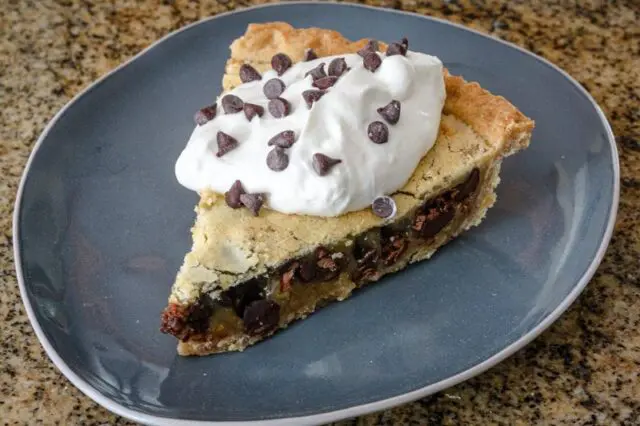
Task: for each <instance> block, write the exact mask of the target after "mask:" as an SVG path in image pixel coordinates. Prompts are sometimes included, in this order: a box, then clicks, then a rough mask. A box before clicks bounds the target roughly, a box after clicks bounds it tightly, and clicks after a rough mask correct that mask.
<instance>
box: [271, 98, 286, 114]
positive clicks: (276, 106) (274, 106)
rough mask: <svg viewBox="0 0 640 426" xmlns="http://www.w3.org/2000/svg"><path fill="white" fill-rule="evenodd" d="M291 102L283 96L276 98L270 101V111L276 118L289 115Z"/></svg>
mask: <svg viewBox="0 0 640 426" xmlns="http://www.w3.org/2000/svg"><path fill="white" fill-rule="evenodd" d="M289 110H290V106H289V102H287V101H286V100H285V99H282V98H275V99H271V100H270V101H269V112H270V113H271V115H273V116H274V117H275V118H282V117H286V116H287V115H289Z"/></svg>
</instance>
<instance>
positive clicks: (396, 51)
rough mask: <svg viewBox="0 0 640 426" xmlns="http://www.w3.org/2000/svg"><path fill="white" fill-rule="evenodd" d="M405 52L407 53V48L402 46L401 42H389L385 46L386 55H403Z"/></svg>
mask: <svg viewBox="0 0 640 426" xmlns="http://www.w3.org/2000/svg"><path fill="white" fill-rule="evenodd" d="M406 54H407V48H406V47H404V45H403V44H400V43H391V44H390V45H389V47H387V56H393V55H402V56H405V55H406Z"/></svg>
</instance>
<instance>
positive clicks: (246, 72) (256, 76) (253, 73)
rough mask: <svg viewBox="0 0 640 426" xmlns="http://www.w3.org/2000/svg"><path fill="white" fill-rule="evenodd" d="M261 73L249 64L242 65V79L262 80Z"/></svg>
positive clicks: (246, 81) (245, 80) (246, 80)
mask: <svg viewBox="0 0 640 426" xmlns="http://www.w3.org/2000/svg"><path fill="white" fill-rule="evenodd" d="M261 79H262V76H261V75H260V73H259V72H258V71H257V70H256V69H255V68H254V67H252V66H251V65H249V64H242V66H241V67H240V81H242V82H243V83H248V82H250V81H256V80H261Z"/></svg>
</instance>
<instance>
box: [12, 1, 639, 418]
mask: <svg viewBox="0 0 640 426" xmlns="http://www.w3.org/2000/svg"><path fill="white" fill-rule="evenodd" d="M263 2H264V1H260V0H257V1H233V0H218V1H217V2H216V1H209V2H197V1H188V0H175V1H169V0H166V1H160V0H144V1H142V0H111V1H100V0H58V1H55V0H42V1H33V0H5V1H3V2H2V5H0V23H1V25H0V77H1V78H0V111H1V112H0V169H1V176H2V178H1V179H0V284H1V285H2V290H3V291H2V292H1V293H0V341H1V342H2V345H1V346H0V355H1V359H2V360H1V361H0V395H2V398H0V423H4V424H5V425H9V424H16V425H17V424H63V425H76V424H82V425H98V424H99V425H103V424H112V425H129V424H132V423H130V422H128V421H127V420H125V419H122V418H120V417H117V416H115V415H113V414H110V413H109V412H107V411H106V410H105V409H103V408H101V407H100V406H98V405H97V404H95V403H94V402H92V401H91V400H90V399H89V398H87V397H85V396H84V395H82V394H81V393H80V391H78V390H77V389H75V388H74V387H73V386H72V385H71V384H70V383H69V382H68V381H67V380H66V379H65V378H64V377H63V376H62V375H61V374H60V373H59V372H58V370H57V369H56V368H55V367H54V366H53V364H52V363H51V361H49V359H48V358H47V357H46V355H45V354H44V351H43V350H42V348H41V346H40V344H39V343H38V341H37V339H36V336H35V334H34V333H33V331H32V329H31V326H30V325H29V322H28V320H27V316H26V314H25V311H24V309H23V307H22V303H21V301H20V297H19V294H18V284H17V282H16V276H15V272H14V269H13V257H12V251H11V213H12V209H13V202H14V199H15V192H16V189H17V185H18V181H19V178H20V175H21V173H22V169H23V167H24V164H25V162H26V160H27V157H28V155H29V152H30V150H31V147H32V146H33V144H34V142H35V140H36V139H37V137H38V135H39V134H40V132H41V131H42V129H43V128H44V126H45V124H46V123H47V122H48V121H49V119H50V118H51V117H53V115H54V114H55V112H56V111H57V110H58V109H59V108H60V107H62V106H63V105H64V104H65V103H66V102H67V101H68V100H69V99H70V98H71V97H72V96H73V95H75V94H76V93H78V91H80V90H81V89H82V88H83V87H85V86H87V85H88V84H89V83H90V82H91V81H93V80H95V79H96V78H98V77H99V76H100V75H102V74H104V73H106V72H107V71H109V70H110V69H112V68H113V67H115V66H116V65H118V64H119V63H121V62H123V61H124V60H126V59H127V58H129V57H130V56H132V55H133V54H135V53H137V52H138V51H140V50H141V49H142V48H144V47H145V46H147V45H148V44H150V43H151V42H153V41H154V40H156V39H158V38H160V37H161V36H163V35H164V34H166V33H168V32H170V31H172V30H175V29H177V28H179V27H181V26H183V25H185V24H188V23H190V22H193V21H196V20H199V19H201V18H204V17H207V16H210V15H213V14H215V13H219V12H223V11H227V10H230V9H234V8H236V7H242V6H247V5H249V4H253V3H263ZM365 2H366V3H369V4H375V5H379V6H385V7H393V8H401V9H404V10H409V11H415V12H418V13H423V14H428V15H434V16H439V17H444V18H446V19H449V20H451V21H455V22H459V23H463V24H465V25H468V26H470V27H473V28H476V29H478V30H480V31H483V32H485V33H490V34H492V35H493V36H495V37H499V38H503V39H505V40H508V41H511V42H514V43H516V44H518V45H520V46H522V47H525V48H527V49H529V50H531V51H533V52H535V53H537V54H539V55H542V56H544V57H546V58H548V59H550V60H551V61H553V62H555V63H556V64H558V65H560V66H561V67H562V68H564V69H565V70H566V71H568V72H569V73H570V74H571V75H573V76H574V77H575V78H577V79H578V80H579V81H580V82H581V83H582V84H583V85H584V86H585V87H586V88H587V89H588V90H589V91H590V92H591V93H592V94H593V96H594V97H595V98H596V100H597V101H598V102H599V104H600V105H601V106H602V108H603V109H604V112H605V114H606V115H607V117H608V118H609V120H610V121H611V123H612V125H613V130H614V132H615V134H616V136H617V141H618V149H619V151H620V162H621V169H622V192H621V200H620V210H619V214H618V220H617V224H616V228H615V233H614V236H613V239H612V240H611V246H610V247H609V250H608V252H607V254H606V256H605V259H604V261H603V263H602V265H601V266H600V268H599V269H598V272H597V273H596V275H595V277H594V279H593V280H592V282H591V283H590V284H589V286H588V287H587V289H586V290H585V291H584V293H583V294H582V295H581V296H580V298H579V299H578V301H577V302H576V303H575V304H574V305H573V306H572V307H571V308H570V309H569V311H568V312H567V313H565V314H564V315H563V316H562V318H561V319H560V320H559V321H558V322H557V323H556V324H555V325H553V326H552V327H551V328H550V329H549V330H548V331H546V332H545V333H544V334H543V335H542V336H541V337H539V338H538V339H537V340H535V341H534V343H532V344H531V345H529V346H527V348H526V349H523V350H521V351H520V352H519V353H517V354H516V355H514V356H513V357H511V358H510V359H508V360H507V361H505V362H503V363H501V364H500V365H498V366H496V367H494V368H493V369H491V370H489V371H488V372H486V373H484V374H482V375H481V376H479V377H476V378H474V379H472V380H469V381H468V382H466V383H463V384H460V385H458V386H455V387H453V388H450V389H448V390H446V391H443V392H440V393H438V394H436V395H433V396H430V397H428V398H425V399H422V400H420V401H418V402H415V403H412V404H408V405H404V406H401V407H397V408H394V409H391V410H388V411H385V412H382V413H379V414H372V415H369V416H365V417H362V418H359V419H355V420H352V421H347V422H342V423H341V424H358V425H378V424H408V423H412V424H421V425H422V424H459V423H466V424H468V423H473V424H489V423H497V424H532V423H533V424H549V423H553V424H627V425H632V424H633V425H637V424H640V26H639V25H638V22H640V6H639V4H638V2H637V0H627V1H617V2H606V1H604V0H592V1H586V0H581V1H569V0H560V1H557V0H556V1H552V0H538V1H534V2H525V1H517V2H515V1H514V2H511V1H507V0H496V1H485V0H468V1H466V0H465V1H463V0H459V1H456V0H450V1H445V2H444V3H442V4H440V3H439V2H437V1H416V0H395V1H365ZM200 3H202V4H200ZM204 3H207V5H205V4H204ZM577 4H580V5H577Z"/></svg>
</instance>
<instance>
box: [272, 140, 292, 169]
mask: <svg viewBox="0 0 640 426" xmlns="http://www.w3.org/2000/svg"><path fill="white" fill-rule="evenodd" d="M288 165H289V156H288V155H287V154H286V153H285V152H284V149H283V148H280V147H278V146H276V147H275V148H273V149H272V150H271V151H269V154H267V167H269V168H270V169H271V170H273V171H274V172H281V171H282V170H284V169H286V168H287V166H288Z"/></svg>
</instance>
